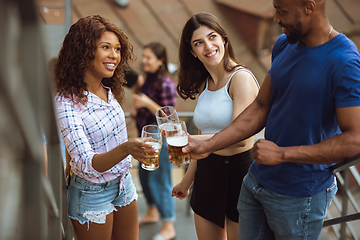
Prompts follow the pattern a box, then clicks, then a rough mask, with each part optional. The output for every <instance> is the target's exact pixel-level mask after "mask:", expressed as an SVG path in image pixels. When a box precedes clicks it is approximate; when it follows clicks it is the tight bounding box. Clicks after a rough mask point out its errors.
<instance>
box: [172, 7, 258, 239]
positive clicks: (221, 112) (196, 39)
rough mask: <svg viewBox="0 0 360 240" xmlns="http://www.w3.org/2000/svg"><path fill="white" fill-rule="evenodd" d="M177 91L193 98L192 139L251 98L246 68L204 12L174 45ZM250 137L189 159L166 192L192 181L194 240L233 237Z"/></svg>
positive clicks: (253, 83) (251, 79) (215, 128)
mask: <svg viewBox="0 0 360 240" xmlns="http://www.w3.org/2000/svg"><path fill="white" fill-rule="evenodd" d="M179 60H180V67H179V70H178V76H179V80H178V86H177V90H178V93H179V94H180V96H181V97H182V98H183V99H188V98H190V99H195V97H196V96H197V95H199V96H198V99H197V105H196V107H195V110H194V123H195V125H196V127H197V128H198V129H199V135H197V136H192V137H195V138H197V139H203V140H204V139H208V138H210V137H211V136H213V135H214V134H215V133H217V132H219V131H221V130H222V129H224V128H225V127H227V126H228V125H229V124H230V123H231V122H232V121H233V119H235V118H236V117H237V116H238V115H239V114H240V113H241V112H242V111H244V109H245V108H246V107H247V106H248V105H249V104H250V103H251V102H252V101H253V100H254V99H255V97H256V95H257V93H258V90H259V86H258V83H257V80H256V78H255V76H254V75H253V74H252V73H251V71H250V70H249V69H247V68H246V67H244V66H242V65H240V64H239V62H238V61H237V59H236V58H235V54H234V51H233V48H232V45H231V43H230V39H229V38H228V35H227V33H226V31H225V30H224V29H223V27H222V26H221V24H220V22H219V20H218V19H217V18H216V17H215V16H213V15H211V14H209V13H197V14H195V15H194V16H192V17H191V18H190V19H189V20H188V21H187V23H186V24H185V26H184V28H183V30H182V34H181V39H180V49H179ZM253 144H254V137H249V138H248V139H246V140H245V141H243V142H241V143H239V144H236V145H233V146H231V147H229V148H226V149H223V150H220V151H217V152H215V153H214V154H211V155H209V156H208V157H206V158H204V159H199V160H193V159H192V160H191V162H190V166H189V168H188V170H187V171H186V173H185V176H184V178H183V179H182V180H181V182H180V183H179V184H177V185H176V186H175V187H174V189H173V191H172V196H176V197H178V198H180V199H184V198H185V197H186V196H187V195H188V194H189V189H190V187H191V185H192V184H193V190H192V194H191V200H190V205H191V207H192V209H193V210H194V219H195V226H196V233H197V236H198V239H200V240H211V239H214V240H215V239H216V240H220V239H221V240H225V239H229V240H234V239H237V236H238V219H239V214H238V211H237V209H236V207H237V202H238V197H239V193H240V187H241V183H242V179H243V177H244V176H245V174H246V173H247V170H248V168H249V166H250V165H251V163H252V162H253V159H252V157H251V148H252V147H253Z"/></svg>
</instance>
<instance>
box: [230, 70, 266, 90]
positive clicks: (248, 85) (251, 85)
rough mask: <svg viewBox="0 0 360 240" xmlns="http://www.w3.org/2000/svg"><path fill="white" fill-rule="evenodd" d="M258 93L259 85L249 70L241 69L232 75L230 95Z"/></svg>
mask: <svg viewBox="0 0 360 240" xmlns="http://www.w3.org/2000/svg"><path fill="white" fill-rule="evenodd" d="M258 91H259V85H258V82H257V79H256V77H255V76H254V74H252V72H251V71H250V70H249V69H246V68H245V69H242V70H240V71H237V72H236V73H235V74H234V75H233V77H232V79H231V82H230V88H229V92H230V95H235V94H238V93H239V92H240V93H241V92H247V93H250V94H253V93H255V94H257V93H258Z"/></svg>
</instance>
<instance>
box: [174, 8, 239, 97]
mask: <svg viewBox="0 0 360 240" xmlns="http://www.w3.org/2000/svg"><path fill="white" fill-rule="evenodd" d="M201 26H207V27H208V28H210V29H213V30H214V31H215V32H217V33H218V34H219V35H220V36H221V37H222V39H223V40H224V42H225V46H224V47H225V54H224V68H225V70H226V71H228V72H230V71H232V70H234V69H235V68H236V67H238V66H241V65H240V64H238V61H237V59H236V57H235V54H234V50H233V48H232V46H231V43H230V40H229V38H228V35H227V33H226V31H225V30H224V29H223V27H222V26H221V25H220V21H219V20H218V19H217V18H216V17H215V16H214V15H212V14H210V13H205V12H202V13H196V14H195V15H194V16H192V17H191V18H190V19H189V20H188V21H187V22H186V24H185V26H184V28H183V30H182V34H181V38H180V47H179V61H180V65H179V70H178V85H177V88H176V89H177V92H178V93H179V95H180V97H181V98H183V99H188V98H190V99H195V96H196V95H197V94H198V93H199V92H200V87H201V85H202V83H203V82H204V81H205V80H206V79H207V78H208V76H209V75H210V74H209V72H208V71H207V70H206V68H205V66H204V64H203V63H202V62H201V61H200V60H199V59H198V58H195V57H194V56H193V55H192V53H191V51H192V46H191V38H192V35H193V33H194V32H195V31H196V30H197V29H198V28H200V27H201ZM230 60H232V61H233V62H235V63H236V64H235V65H233V64H231V62H230Z"/></svg>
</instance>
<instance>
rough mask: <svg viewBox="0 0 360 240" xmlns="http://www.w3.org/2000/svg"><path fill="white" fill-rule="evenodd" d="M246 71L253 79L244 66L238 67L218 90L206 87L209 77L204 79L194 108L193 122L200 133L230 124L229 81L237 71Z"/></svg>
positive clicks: (231, 112)
mask: <svg viewBox="0 0 360 240" xmlns="http://www.w3.org/2000/svg"><path fill="white" fill-rule="evenodd" d="M242 70H243V71H247V72H249V73H250V74H251V75H252V76H253V77H254V79H255V82H256V84H257V85H258V86H259V84H258V83H257V81H256V78H255V76H254V75H253V74H252V73H251V71H249V70H248V69H246V68H239V69H237V70H236V71H235V72H234V73H233V74H231V76H230V78H229V80H228V81H227V83H226V85H225V86H224V87H222V88H220V89H219V90H216V91H210V90H209V89H208V83H209V79H207V80H206V83H205V89H204V91H203V92H202V93H201V94H200V96H199V98H198V102H197V105H196V107H195V110H194V123H195V125H196V127H197V128H198V129H199V130H201V134H215V133H217V132H220V131H221V130H223V129H224V128H226V127H227V126H229V125H230V123H231V122H232V115H233V100H232V99H231V97H230V95H229V93H228V86H229V83H230V81H231V79H232V77H233V76H234V74H235V73H237V72H238V71H242Z"/></svg>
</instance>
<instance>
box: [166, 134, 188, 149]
mask: <svg viewBox="0 0 360 240" xmlns="http://www.w3.org/2000/svg"><path fill="white" fill-rule="evenodd" d="M166 142H167V144H168V145H170V146H173V147H183V146H185V145H186V144H188V137H187V136H175V137H169V138H166Z"/></svg>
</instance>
